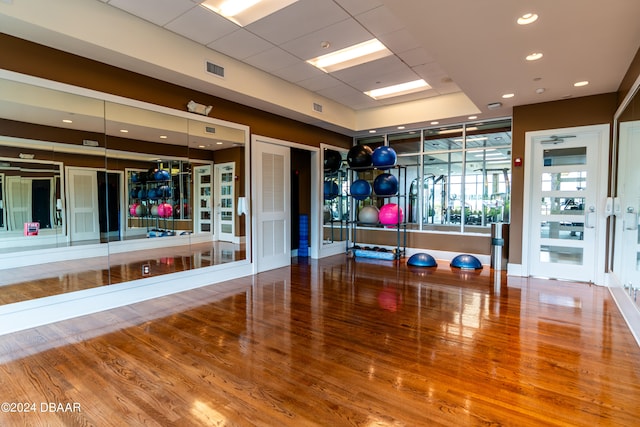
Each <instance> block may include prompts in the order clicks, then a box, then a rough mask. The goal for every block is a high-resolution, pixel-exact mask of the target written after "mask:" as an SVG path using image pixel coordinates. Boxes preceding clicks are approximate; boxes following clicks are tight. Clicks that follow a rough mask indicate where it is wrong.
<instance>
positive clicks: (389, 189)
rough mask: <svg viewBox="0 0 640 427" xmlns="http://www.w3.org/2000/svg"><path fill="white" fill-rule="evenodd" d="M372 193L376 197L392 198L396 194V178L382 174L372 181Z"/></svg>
mask: <svg viewBox="0 0 640 427" xmlns="http://www.w3.org/2000/svg"><path fill="white" fill-rule="evenodd" d="M373 191H375V193H376V194H377V195H378V196H394V195H395V194H396V193H397V192H398V178H396V177H395V176H394V175H391V174H390V173H382V174H380V175H378V176H377V177H376V179H374V180H373Z"/></svg>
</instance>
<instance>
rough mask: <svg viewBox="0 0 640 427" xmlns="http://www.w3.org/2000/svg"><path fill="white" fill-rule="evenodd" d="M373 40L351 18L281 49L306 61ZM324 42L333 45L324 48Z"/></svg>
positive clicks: (296, 40)
mask: <svg viewBox="0 0 640 427" xmlns="http://www.w3.org/2000/svg"><path fill="white" fill-rule="evenodd" d="M371 38H372V37H371V33H369V32H368V31H367V30H365V29H364V28H363V27H362V25H360V24H359V23H358V22H357V21H356V20H355V19H352V18H349V19H345V20H343V21H340V22H338V23H336V24H333V25H330V26H328V27H325V28H322V29H320V30H318V31H314V32H313V33H310V34H307V35H304V36H302V37H298V38H296V39H294V40H291V41H288V42H286V43H283V44H282V45H280V47H281V48H282V49H284V50H286V51H287V52H289V53H291V54H292V55H295V56H297V57H298V58H300V59H302V60H305V61H306V60H308V59H311V58H315V57H317V56H320V55H324V54H327V53H330V52H334V51H336V50H340V49H343V48H345V47H348V46H352V45H354V44H357V43H362V42H364V41H367V40H370V39H371ZM324 41H328V42H329V43H330V44H331V45H330V46H329V48H327V49H323V48H322V46H321V43H322V42H324Z"/></svg>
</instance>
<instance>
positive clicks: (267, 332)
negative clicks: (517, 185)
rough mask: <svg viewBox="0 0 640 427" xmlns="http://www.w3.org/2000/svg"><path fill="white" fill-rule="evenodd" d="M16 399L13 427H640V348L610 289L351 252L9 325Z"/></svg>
mask: <svg viewBox="0 0 640 427" xmlns="http://www.w3.org/2000/svg"><path fill="white" fill-rule="evenodd" d="M496 279H497V280H496ZM0 395H1V399H0V401H2V402H6V403H2V411H0V425H2V426H22V425H25V426H32V425H34V426H37V425H42V426H76V425H77V426H90V425H94V426H138V425H144V426H200V425H203V426H204V425H207V426H253V425H257V426H366V427H372V426H432V425H450V426H465V425H474V426H475V425H480V426H489V425H490V426H499V425H509V426H589V427H592V426H598V425H611V426H634V425H640V400H639V399H638V396H640V349H639V347H638V345H637V344H636V342H635V341H634V339H633V337H632V336H631V334H630V332H629V331H628V329H627V327H626V325H625V323H624V321H623V319H622V318H621V316H620V315H619V313H618V310H617V308H616V306H615V304H614V302H613V300H612V299H611V298H610V296H609V294H608V291H607V289H605V288H601V287H596V286H590V285H587V284H577V283H568V282H559V281H545V280H539V279H538V280H536V279H520V278H509V279H508V280H505V278H504V276H501V275H500V274H498V275H497V276H494V274H493V273H491V272H490V271H489V270H488V269H485V270H483V271H482V272H479V273H477V272H465V271H456V270H452V269H451V268H449V266H448V265H446V264H442V265H440V266H438V268H437V269H435V271H434V270H425V269H415V270H412V269H410V268H408V267H407V266H406V265H405V264H403V263H399V264H394V263H393V262H388V263H386V264H385V263H384V262H378V263H377V264H376V263H370V262H364V261H362V260H348V259H347V258H346V257H345V256H342V255H339V256H335V257H331V258H327V259H324V260H321V261H317V262H316V261H309V262H308V263H304V262H303V263H298V264H295V265H293V266H291V267H290V268H283V269H278V270H274V271H270V272H266V273H262V274H259V275H257V276H254V277H247V278H244V279H238V280H234V281H231V282H225V283H221V284H216V285H212V286H210V287H206V288H201V289H197V290H194V291H189V292H184V293H181V294H176V295H173V296H169V297H165V298H161V299H157V300H153V301H148V302H144V303H139V304H136V305H131V306H127V307H123V308H120V309H116V310H112V311H109V312H104V313H99V314H95V315H92V316H87V317H84V318H81V319H75V320H71V321H65V322H62V323H58V324H53V325H49V326H45V327H40V328H37V329H35V330H29V331H25V332H21V333H16V334H12V335H7V336H4V337H0ZM12 410H13V411H16V412H12ZM27 411H29V412H27Z"/></svg>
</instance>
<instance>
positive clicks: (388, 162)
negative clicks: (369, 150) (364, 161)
mask: <svg viewBox="0 0 640 427" xmlns="http://www.w3.org/2000/svg"><path fill="white" fill-rule="evenodd" d="M371 160H372V161H373V166H375V167H377V168H379V169H385V168H387V169H388V168H390V167H393V166H395V165H396V161H397V160H398V156H397V155H396V151H395V150H394V149H393V148H391V147H387V146H384V145H381V146H380V147H377V148H376V149H375V150H373V154H372V155H371Z"/></svg>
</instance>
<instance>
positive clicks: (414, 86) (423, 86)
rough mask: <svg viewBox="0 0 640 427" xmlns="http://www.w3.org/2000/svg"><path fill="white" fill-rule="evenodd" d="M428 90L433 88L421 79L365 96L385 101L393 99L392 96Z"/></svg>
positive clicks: (367, 93)
mask: <svg viewBox="0 0 640 427" xmlns="http://www.w3.org/2000/svg"><path fill="white" fill-rule="evenodd" d="M427 89H431V86H429V84H428V83H427V82H425V81H424V80H423V79H419V80H413V81H410V82H406V83H400V84H397V85H393V86H387V87H381V88H379V89H373V90H369V91H367V92H365V93H364V94H365V95H368V96H370V97H372V98H373V99H385V98H391V97H392V96H400V95H407V94H409V93H414V92H420V91H423V90H427Z"/></svg>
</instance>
